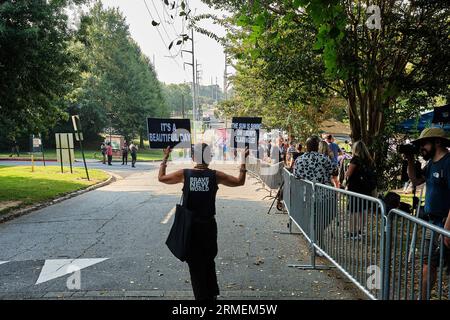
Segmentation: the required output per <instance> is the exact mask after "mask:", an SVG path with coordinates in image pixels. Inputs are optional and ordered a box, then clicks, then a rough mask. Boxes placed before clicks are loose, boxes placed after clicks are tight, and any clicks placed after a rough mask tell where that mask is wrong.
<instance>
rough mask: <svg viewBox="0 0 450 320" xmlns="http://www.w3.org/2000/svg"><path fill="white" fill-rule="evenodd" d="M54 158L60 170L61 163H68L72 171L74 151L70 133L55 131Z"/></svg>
mask: <svg viewBox="0 0 450 320" xmlns="http://www.w3.org/2000/svg"><path fill="white" fill-rule="evenodd" d="M55 139H56V159H57V161H58V162H59V163H60V164H61V172H63V165H64V164H69V165H70V171H71V172H72V163H74V162H75V152H74V146H73V134H72V133H56V134H55Z"/></svg>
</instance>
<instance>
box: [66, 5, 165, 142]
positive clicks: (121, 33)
mask: <svg viewBox="0 0 450 320" xmlns="http://www.w3.org/2000/svg"><path fill="white" fill-rule="evenodd" d="M77 46H81V50H80V51H81V52H80V55H81V56H82V63H80V65H79V68H80V71H81V72H82V76H83V81H82V83H81V85H80V86H79V88H77V90H74V92H73V101H74V104H75V105H76V108H77V109H78V111H79V113H80V115H81V119H82V120H83V122H84V127H85V128H87V130H90V133H91V134H98V133H100V132H102V131H103V130H105V129H107V128H112V129H113V131H114V133H118V134H121V135H124V136H125V137H126V139H128V140H129V139H132V138H135V137H136V136H139V137H140V140H141V143H143V139H144V137H145V135H146V130H147V129H146V128H147V127H146V118H147V117H150V116H164V115H167V111H166V109H165V104H164V98H163V95H162V89H161V85H160V83H159V81H158V80H157V77H156V73H155V71H154V68H153V66H152V65H151V63H150V60H149V59H148V58H147V57H146V56H145V55H144V54H143V53H142V52H141V50H140V48H139V46H138V45H137V44H136V43H135V42H134V41H133V40H132V39H131V36H130V33H129V30H128V25H127V24H126V21H125V18H124V17H123V15H122V14H121V13H120V12H119V11H118V9H114V8H113V9H104V8H103V6H102V5H101V3H97V4H96V5H95V6H94V7H93V8H92V9H91V11H90V12H89V14H88V15H87V16H86V17H84V18H83V20H82V23H81V27H80V32H79V35H78V43H77V44H76V45H75V47H77Z"/></svg>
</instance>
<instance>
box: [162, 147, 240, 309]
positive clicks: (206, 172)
mask: <svg viewBox="0 0 450 320" xmlns="http://www.w3.org/2000/svg"><path fill="white" fill-rule="evenodd" d="M171 151H172V148H171V147H167V148H166V149H165V150H164V160H163V162H162V163H161V167H160V169H159V175H158V180H159V181H160V182H162V183H165V184H177V183H183V184H184V185H183V202H184V201H186V200H185V199H187V203H183V205H186V207H187V209H189V210H191V211H192V212H193V222H192V229H191V242H190V250H189V252H190V254H189V256H188V258H187V260H186V261H187V263H188V266H189V272H190V275H191V283H192V289H193V291H194V296H195V299H196V300H203V301H207V300H215V299H216V298H217V296H218V295H219V286H218V283H217V277H216V266H215V262H214V259H215V257H216V255H217V251H218V249H217V224H216V220H215V214H216V193H217V190H218V185H219V184H223V185H225V186H228V187H237V186H242V185H244V184H245V175H246V172H247V170H246V169H245V158H246V157H247V156H248V153H249V152H248V149H246V150H245V151H243V152H242V164H241V166H240V169H239V176H237V177H234V176H231V175H228V174H226V173H224V172H221V171H216V170H211V169H210V168H209V163H210V162H211V159H212V155H211V149H210V147H209V146H208V145H207V144H205V143H202V144H196V145H194V148H193V153H192V159H193V161H194V163H195V165H194V168H193V169H182V170H178V171H175V172H173V173H170V174H166V167H167V161H168V159H169V155H170V153H171Z"/></svg>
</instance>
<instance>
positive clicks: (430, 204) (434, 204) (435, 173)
mask: <svg viewBox="0 0 450 320" xmlns="http://www.w3.org/2000/svg"><path fill="white" fill-rule="evenodd" d="M413 144H414V145H415V146H416V148H417V149H418V150H419V152H420V155H421V156H422V157H423V159H424V160H426V161H428V162H427V164H426V166H425V168H424V169H423V170H422V172H420V174H417V175H416V172H415V168H414V157H413V154H407V155H406V158H407V160H408V176H409V178H410V179H411V182H412V183H413V184H414V185H420V184H423V183H426V194H425V210H424V211H425V215H426V216H428V217H429V222H430V223H432V224H434V225H436V226H438V227H441V228H445V229H447V230H450V219H449V215H450V152H449V150H448V149H447V148H448V147H450V140H449V138H447V137H446V135H445V132H444V130H443V129H441V128H426V129H425V130H423V131H422V132H421V134H420V137H419V138H418V139H417V140H415V141H413ZM425 238H426V245H425V250H424V252H423V255H424V266H423V281H422V297H421V298H422V299H427V279H428V276H429V277H430V282H431V283H430V290H431V288H432V287H433V284H434V282H435V280H436V270H437V267H438V266H439V260H440V250H439V246H440V243H441V241H440V238H439V237H438V236H437V235H436V234H435V235H434V237H432V236H431V231H430V230H429V229H428V231H427V234H426V236H425ZM431 238H433V241H431ZM443 243H444V246H445V247H444V259H445V260H446V261H445V264H447V271H448V270H449V268H450V266H449V263H450V261H449V260H450V259H449V256H450V238H447V237H445V238H444V241H443ZM430 245H431V246H432V248H431V252H432V256H431V261H428V252H429V248H430V247H429V246H430ZM429 266H430V267H429ZM428 268H430V269H429V270H428ZM428 272H429V273H430V274H429V275H428Z"/></svg>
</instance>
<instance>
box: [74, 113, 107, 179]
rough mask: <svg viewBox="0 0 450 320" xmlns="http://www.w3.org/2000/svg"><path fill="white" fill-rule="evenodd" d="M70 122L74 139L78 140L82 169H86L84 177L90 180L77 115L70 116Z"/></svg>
mask: <svg viewBox="0 0 450 320" xmlns="http://www.w3.org/2000/svg"><path fill="white" fill-rule="evenodd" d="M72 123H73V130H74V131H75V139H77V140H78V141H80V149H81V155H82V156H83V163H84V170H86V177H87V179H88V181H91V179H89V170H88V168H87V164H86V157H85V156H84V150H83V143H82V140H83V132H82V129H81V121H80V117H79V116H78V115H74V116H72ZM109 141H110V142H111V131H110V136H109Z"/></svg>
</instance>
